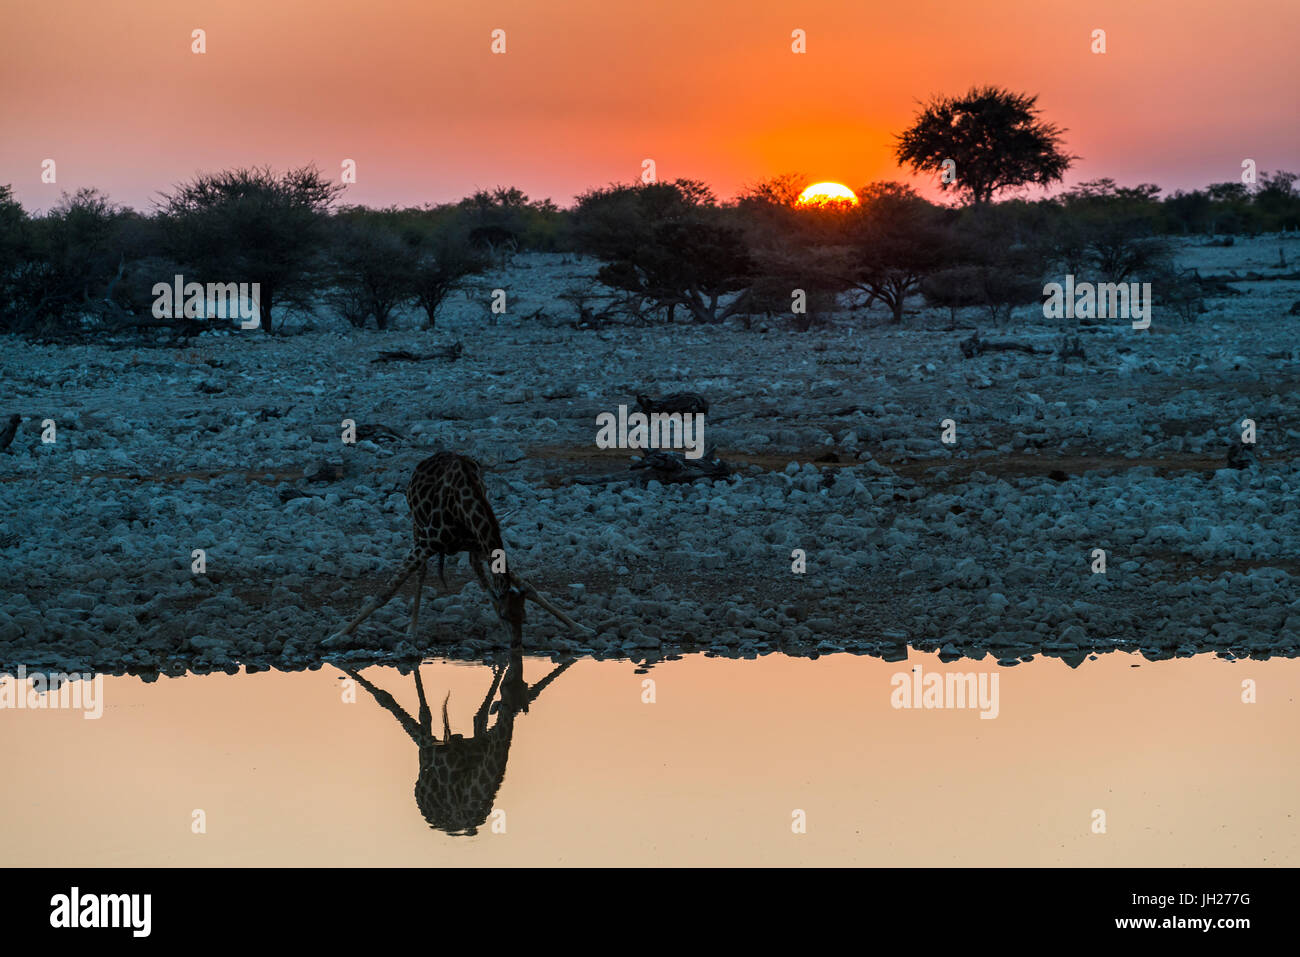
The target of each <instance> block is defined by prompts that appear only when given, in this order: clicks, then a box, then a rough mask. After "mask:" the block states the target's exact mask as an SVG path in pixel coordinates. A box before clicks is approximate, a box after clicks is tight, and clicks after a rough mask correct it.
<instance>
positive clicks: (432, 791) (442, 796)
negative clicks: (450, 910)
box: [342, 648, 576, 836]
mask: <svg viewBox="0 0 1300 957" xmlns="http://www.w3.org/2000/svg"><path fill="white" fill-rule="evenodd" d="M575 660H576V659H570V660H568V661H566V662H564V663H563V664H561V665H559V666H558V667H556V668H553V669H552V670H551V673H550V674H548V675H547V676H546V677H545V678H543V679H542V680H541V681H539V682H537V683H536V684H534V685H532V686H531V687H530V686H528V685H527V684H526V683H525V682H524V665H523V653H522V651H521V650H520V649H518V648H515V649H513V650H512V651H511V653H510V663H509V666H508V667H507V668H505V669H502V668H501V666H500V665H493V666H492V685H491V687H489V688H488V692H487V695H486V696H484V698H483V703H482V704H481V705H479V708H478V710H477V711H476V712H475V713H474V724H473V727H474V732H473V734H472V735H470V737H468V738H466V737H465V736H463V735H460V734H453V733H452V731H451V722H450V721H449V720H448V718H447V702H448V701H450V700H451V693H450V692H448V694H447V697H446V698H444V699H443V702H442V738H441V739H439V738H438V736H437V734H436V733H435V731H434V727H433V714H432V712H431V711H430V709H429V702H428V700H427V699H426V698H425V694H424V683H423V682H422V681H421V680H420V669H419V667H418V666H417V667H416V668H415V693H416V696H417V697H418V698H419V701H420V711H419V720H416V719H415V718H412V717H411V716H410V715H409V714H408V713H407V712H406V711H404V710H403V709H402V706H401V705H399V704H398V703H397V701H396V699H394V698H393V696H392V695H391V694H389V693H388V692H387V691H384V690H383V689H382V688H377V687H375V686H374V685H373V684H371V683H370V682H369V681H367V680H366V679H365V678H363V677H361V675H360V674H358V673H357V672H355V671H352V670H349V669H347V668H344V669H342V670H343V672H344V673H345V674H346V675H347V676H348V677H350V678H351V679H352V680H353V681H355V682H356V683H357V684H359V685H360V686H361V687H362V688H365V689H366V691H368V692H370V694H371V696H372V697H373V698H374V699H375V701H376V702H377V703H378V704H379V706H380V707H382V708H384V710H386V711H388V712H389V713H390V714H391V715H392V716H393V717H394V718H396V719H397V723H398V724H400V725H401V726H402V728H403V730H405V731H406V733H407V734H408V735H410V737H411V740H412V741H414V742H415V745H416V747H417V748H419V751H420V771H419V775H418V776H417V778H416V780H415V804H416V806H417V807H418V808H419V809H420V813H421V814H422V815H423V816H424V819H425V820H426V821H428V822H429V826H430V827H431V828H434V829H436V830H439V831H445V832H447V833H448V834H452V835H456V836H466V835H473V834H475V833H476V832H477V830H478V828H479V826H480V825H481V824H483V822H484V821H486V820H487V818H488V815H489V814H491V813H492V806H493V802H494V801H495V800H496V795H497V791H498V790H500V788H501V782H502V781H503V780H505V775H506V761H507V759H508V758H509V756H510V742H511V739H512V738H513V736H514V726H515V716H516V715H518V714H519V713H520V712H525V713H526V712H527V711H528V706H529V705H530V704H532V702H534V701H536V700H537V696H538V695H540V694H541V693H542V691H544V690H545V688H546V686H547V685H549V684H550V683H551V682H552V681H554V680H555V679H556V678H558V677H559V676H560V675H561V674H563V673H564V672H565V670H566V669H568V667H569V666H570V665H572V664H573V663H574V661H575ZM498 689H500V691H501V701H500V704H499V706H498V707H497V708H496V709H495V711H496V714H497V720H496V723H495V724H493V725H492V727H491V728H489V727H488V719H489V717H490V714H491V710H490V706H491V704H492V699H493V698H494V697H496V693H497V690H498Z"/></svg>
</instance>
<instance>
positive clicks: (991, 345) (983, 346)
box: [960, 330, 1052, 359]
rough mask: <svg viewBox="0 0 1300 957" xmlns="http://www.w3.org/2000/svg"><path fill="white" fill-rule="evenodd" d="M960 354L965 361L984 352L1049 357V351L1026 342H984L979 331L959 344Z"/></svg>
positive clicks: (1050, 351)
mask: <svg viewBox="0 0 1300 957" xmlns="http://www.w3.org/2000/svg"><path fill="white" fill-rule="evenodd" d="M960 348H961V354H962V355H963V356H964V357H965V358H967V359H974V358H975V357H976V356H979V355H983V354H984V353H985V352H1026V353H1028V354H1029V355H1051V353H1052V350H1051V349H1039V348H1037V347H1036V346H1032V345H1030V344H1029V343H1027V342H985V341H984V340H983V339H981V338H980V334H979V330H976V331H975V334H974V335H973V336H971V337H970V338H969V339H966V340H963V341H962V342H961V344H960Z"/></svg>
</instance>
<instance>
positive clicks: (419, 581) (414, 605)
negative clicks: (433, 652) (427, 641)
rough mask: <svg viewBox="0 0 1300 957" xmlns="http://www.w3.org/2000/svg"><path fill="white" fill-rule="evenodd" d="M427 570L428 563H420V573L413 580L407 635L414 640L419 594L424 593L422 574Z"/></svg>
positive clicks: (418, 619)
mask: <svg viewBox="0 0 1300 957" xmlns="http://www.w3.org/2000/svg"><path fill="white" fill-rule="evenodd" d="M428 572H429V563H428V562H424V563H423V564H421V565H420V575H419V577H418V578H417V579H416V580H415V601H414V602H412V603H411V630H410V633H409V635H408V637H409V638H410V639H411V641H415V632H416V629H417V628H418V627H419V625H420V596H421V595H423V594H424V576H425V575H427V574H428Z"/></svg>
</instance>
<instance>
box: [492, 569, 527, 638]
mask: <svg viewBox="0 0 1300 957" xmlns="http://www.w3.org/2000/svg"><path fill="white" fill-rule="evenodd" d="M493 591H494V593H493V595H492V606H493V607H494V608H495V609H496V613H497V617H498V618H500V619H501V623H502V624H503V625H505V628H506V632H507V633H508V634H509V635H510V645H511V647H517V646H518V645H521V644H523V640H524V619H525V611H524V602H525V599H526V598H527V595H526V593H525V592H524V588H523V584H522V583H521V582H520V581H519V579H518V578H516V577H515V576H514V575H513V574H509V573H507V574H504V575H500V576H496V580H495V581H494V582H493Z"/></svg>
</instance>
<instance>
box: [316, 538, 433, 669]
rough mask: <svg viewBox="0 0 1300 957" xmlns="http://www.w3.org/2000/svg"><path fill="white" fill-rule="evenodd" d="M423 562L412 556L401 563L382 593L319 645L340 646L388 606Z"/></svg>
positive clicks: (421, 559) (370, 600)
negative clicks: (364, 622)
mask: <svg viewBox="0 0 1300 957" xmlns="http://www.w3.org/2000/svg"><path fill="white" fill-rule="evenodd" d="M424 561H425V559H423V558H420V559H419V560H418V561H417V560H416V557H415V556H412V557H410V558H408V559H407V560H406V561H405V562H403V563H402V567H401V568H400V569H398V571H397V574H396V575H394V576H393V578H392V580H391V581H390V582H389V583H388V586H387V587H386V588H385V589H384V590H383V592H381V593H380V594H378V595H376V596H374V597H373V598H370V599H368V600H367V601H366V603H365V604H364V605H363V606H362V607H361V611H360V612H359V613H358V614H357V617H355V618H353V619H352V621H350V622H348V624H347V626H346V627H345V628H344V629H343V630H342V631H339V632H336V633H335V634H332V635H330V636H329V637H328V638H326V639H325V640H324V641H322V642H321V644H322V645H323V646H325V647H326V648H329V647H332V646H334V645H338V644H340V643H341V642H342V641H343V640H344V639H345V638H346V637H347V636H348V635H350V634H352V632H354V631H356V630H357V625H359V624H361V623H362V622H363V621H365V620H366V619H367V618H369V617H370V616H371V615H373V614H374V613H375V612H376V611H378V610H379V609H380V608H382V607H384V605H386V604H388V603H389V601H391V600H392V597H393V596H394V595H396V594H397V590H398V589H399V588H401V587H402V586H403V585H404V584H406V580H407V579H408V578H410V577H411V575H412V574H413V573H414V572H415V570H416V568H417V567H421V568H422V567H423V565H424Z"/></svg>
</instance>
